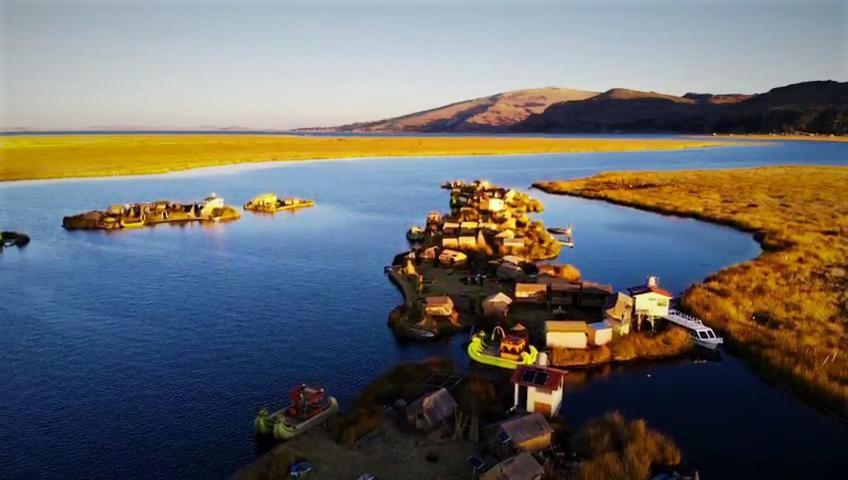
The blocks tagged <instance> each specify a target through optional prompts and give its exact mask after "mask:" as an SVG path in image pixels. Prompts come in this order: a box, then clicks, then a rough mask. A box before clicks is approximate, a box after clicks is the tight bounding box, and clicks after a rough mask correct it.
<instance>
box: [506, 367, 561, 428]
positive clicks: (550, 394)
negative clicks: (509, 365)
mask: <svg viewBox="0 0 848 480" xmlns="http://www.w3.org/2000/svg"><path fill="white" fill-rule="evenodd" d="M565 375H566V373H565V372H563V371H561V370H554V369H552V368H544V367H535V366H526V365H522V366H519V367H518V368H516V369H515V372H513V374H512V380H511V381H512V384H513V385H514V386H515V407H516V408H519V409H523V410H524V411H526V412H529V413H534V412H538V413H541V414H543V415H545V416H546V417H551V416H554V415H557V414H559V410H560V407H561V406H562V394H563V390H564V383H565V382H564V377H565Z"/></svg>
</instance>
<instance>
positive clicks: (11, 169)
mask: <svg viewBox="0 0 848 480" xmlns="http://www.w3.org/2000/svg"><path fill="white" fill-rule="evenodd" d="M742 144H744V143H734V142H728V141H726V140H708V139H691V138H597V137H594V138H591V137H590V138H575V137H567V138H563V137H547V138H545V137H541V138H540V137H523V136H522V137H501V136H441V137H439V136H387V137H375V136H323V135H319V136H300V135H266V134H235V133H222V134H198V133H191V134H143V133H133V134H81V135H29V134H26V135H7V136H3V137H0V152H2V153H3V159H2V164H0V166H1V167H2V168H0V182H19V181H27V180H29V181H32V180H55V179H63V178H72V179H83V178H97V177H120V176H135V175H151V174H165V173H173V172H179V171H186V170H192V169H197V168H208V167H220V166H226V165H237V164H255V163H271V162H274V163H281V162H294V161H316V160H324V161H330V160H338V159H354V158H374V157H381V158H387V157H426V156H470V155H517V154H527V155H529V154H553V153H590V152H631V151H663V150H678V149H690V148H708V147H718V146H738V145H742Z"/></svg>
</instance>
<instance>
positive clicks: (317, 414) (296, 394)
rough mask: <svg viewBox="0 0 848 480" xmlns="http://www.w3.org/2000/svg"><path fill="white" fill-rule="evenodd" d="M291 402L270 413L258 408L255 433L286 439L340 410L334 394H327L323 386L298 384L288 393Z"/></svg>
mask: <svg viewBox="0 0 848 480" xmlns="http://www.w3.org/2000/svg"><path fill="white" fill-rule="evenodd" d="M289 400H290V401H291V405H289V406H288V407H286V408H283V409H280V410H277V411H275V412H269V411H268V410H267V409H264V408H263V409H262V410H260V411H259V415H258V416H257V417H256V420H254V422H253V426H254V429H255V431H256V434H257V435H270V436H273V437H274V438H275V439H277V440H288V439H290V438H294V437H295V436H297V435H300V434H301V433H303V432H305V431H307V430H309V429H310V428H312V427H314V426H316V425H320V424H322V423H323V422H324V421H325V420H326V419H327V418H329V417H331V416H332V415H333V414H335V413H336V412H337V411H338V409H339V404H338V401H337V400H336V399H335V397H326V396H325V392H324V389H323V388H320V387H312V386H308V385H300V386H298V387H294V388H293V389H291V391H290V392H289Z"/></svg>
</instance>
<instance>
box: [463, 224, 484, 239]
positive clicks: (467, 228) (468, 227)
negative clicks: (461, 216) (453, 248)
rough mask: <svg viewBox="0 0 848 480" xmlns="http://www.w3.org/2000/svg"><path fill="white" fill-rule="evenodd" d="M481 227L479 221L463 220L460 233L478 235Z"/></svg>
mask: <svg viewBox="0 0 848 480" xmlns="http://www.w3.org/2000/svg"><path fill="white" fill-rule="evenodd" d="M479 229H480V224H479V223H478V222H462V223H460V224H459V234H460V235H468V236H471V235H477V230H479Z"/></svg>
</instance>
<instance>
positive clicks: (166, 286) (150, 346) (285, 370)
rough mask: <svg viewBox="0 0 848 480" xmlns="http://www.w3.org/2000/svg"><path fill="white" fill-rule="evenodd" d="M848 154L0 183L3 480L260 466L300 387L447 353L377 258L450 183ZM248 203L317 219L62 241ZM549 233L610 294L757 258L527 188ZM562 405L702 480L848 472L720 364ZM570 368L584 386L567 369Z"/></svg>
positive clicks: (818, 427)
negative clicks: (420, 340) (213, 201)
mask: <svg viewBox="0 0 848 480" xmlns="http://www.w3.org/2000/svg"><path fill="white" fill-rule="evenodd" d="M846 159H848V144H837V143H816V142H783V143H770V144H768V145H766V146H756V147H739V148H736V147H734V148H724V149H702V150H691V151H675V152H641V153H596V154H558V155H513V156H499V157H439V158H404V159H367V160H356V161H337V162H306V163H291V164H276V165H270V164H264V165H253V166H241V167H230V168H223V169H210V170H199V171H194V172H187V173H180V174H174V175H166V176H146V177H137V178H131V179H130V178H115V179H95V180H71V181H54V182H24V183H18V184H0V227H2V228H3V229H7V230H20V231H25V232H28V233H29V234H30V235H31V237H32V238H33V241H32V243H31V244H30V245H29V246H28V247H26V248H25V249H21V250H18V249H9V250H7V251H5V252H4V253H2V254H0V286H2V288H0V418H2V422H0V478H3V479H6V478H10V479H25V478H26V479H50V478H169V479H194V478H222V477H226V476H227V475H229V474H230V473H232V472H233V471H234V470H235V469H237V468H238V467H239V466H241V465H243V464H244V463H246V462H249V461H250V460H252V459H253V458H255V455H256V453H255V447H254V443H253V440H252V433H251V422H252V419H253V417H254V414H255V412H256V408H257V406H258V405H260V404H265V403H268V402H273V401H276V402H277V403H279V402H282V401H284V397H285V395H286V392H287V390H288V388H289V387H290V385H292V384H296V383H301V382H304V381H306V382H311V383H319V384H322V385H324V386H326V387H327V388H328V389H329V390H331V391H332V392H333V393H334V394H337V396H338V397H339V398H340V400H341V402H342V404H343V405H344V403H345V402H347V401H349V400H350V399H351V398H352V397H353V396H354V395H355V394H356V392H357V391H358V390H359V389H361V388H362V387H363V386H364V385H365V384H366V383H367V382H368V381H369V380H370V379H372V378H373V377H374V376H376V375H378V374H379V373H380V372H382V371H384V370H386V369H387V368H388V367H390V366H391V365H393V364H396V363H399V362H402V361H407V360H416V359H421V358H425V357H428V356H434V355H447V356H450V357H453V358H454V359H456V361H457V363H458V364H460V365H461V366H464V365H467V363H468V361H467V359H466V357H465V356H464V353H463V351H462V348H461V345H462V340H463V339H461V338H455V339H453V340H447V341H442V342H437V343H433V344H426V345H421V344H398V343H397V342H396V341H395V340H394V337H393V336H392V334H391V332H390V331H389V330H388V329H387V328H386V326H385V321H386V317H387V314H388V312H389V310H390V309H391V308H392V307H394V306H395V305H396V304H397V303H398V302H399V301H400V299H401V297H400V295H399V293H398V292H397V291H396V289H395V288H394V287H393V286H392V285H391V284H390V282H389V281H388V280H387V279H386V278H385V277H384V275H383V271H382V267H383V266H384V265H386V264H388V263H389V262H390V261H391V259H392V257H393V256H394V255H395V254H396V253H397V252H399V251H402V250H404V249H405V248H407V245H406V241H405V239H404V232H405V230H406V229H407V228H408V226H409V225H412V224H420V223H422V222H423V219H424V217H425V215H426V213H427V212H428V211H430V210H441V211H445V210H447V192H446V191H444V190H441V189H440V188H439V184H441V183H442V182H443V181H444V180H447V179H452V178H464V179H474V178H487V179H489V180H492V181H493V182H496V183H499V184H503V185H507V186H511V187H517V188H527V187H529V185H530V184H531V183H532V182H533V181H537V180H542V179H555V178H570V177H578V176H585V175H590V174H592V173H595V172H598V171H604V170H615V169H637V168H638V169H683V168H726V167H742V166H751V165H775V164H836V165H846V164H848V160H846ZM213 191H214V192H217V193H218V194H220V195H222V196H223V197H224V198H225V199H226V200H227V203H229V204H233V205H241V204H242V203H243V202H245V201H246V200H248V199H249V198H251V197H252V196H254V195H256V194H258V193H261V192H265V191H274V192H279V193H281V194H286V195H296V196H300V197H307V198H315V199H316V200H317V202H318V204H317V206H316V207H314V208H311V209H307V210H303V211H300V212H297V213H294V214H289V213H284V214H277V215H276V216H266V215H252V214H249V213H248V214H245V215H244V217H243V218H242V219H241V220H240V221H238V222H234V223H227V224H217V225H211V226H182V227H180V226H169V225H163V226H158V227H156V228H150V229H144V230H137V231H126V232H117V233H106V232H68V231H64V230H63V229H62V228H61V227H60V224H61V219H62V216H64V215H69V214H73V213H77V212H80V211H85V210H90V209H94V208H105V207H106V206H107V205H108V204H110V203H121V202H130V201H144V200H154V199H160V198H164V199H171V200H175V201H194V200H198V199H200V198H202V197H204V196H205V195H207V194H208V193H210V192H213ZM535 194H536V195H537V196H539V197H540V198H541V199H542V201H543V202H544V204H545V207H546V210H545V212H544V213H542V214H541V218H542V219H543V220H544V221H545V222H546V224H547V225H549V226H554V225H565V224H567V223H573V224H574V229H575V241H576V243H577V246H576V248H574V249H573V250H566V251H564V252H563V254H562V257H561V260H562V261H566V262H570V263H574V264H576V265H577V266H578V267H579V268H580V269H581V271H582V272H583V274H584V277H586V278H589V279H592V280H597V281H601V282H605V283H611V284H613V285H614V286H615V287H617V288H625V287H627V286H631V285H633V284H637V283H640V282H642V281H643V280H644V277H645V276H646V275H648V274H656V275H659V276H660V277H661V280H662V284H663V286H665V287H666V288H669V289H670V290H672V291H675V292H679V291H681V290H683V289H684V288H685V287H686V286H687V285H688V284H689V283H691V282H695V281H699V280H700V279H702V278H704V277H705V276H706V275H708V274H709V273H712V272H714V271H716V270H718V269H720V268H722V267H723V266H726V265H729V264H733V263H736V262H740V261H744V260H746V259H749V258H752V257H754V256H756V255H757V254H758V253H759V248H758V246H757V245H756V243H755V242H754V241H753V240H752V239H751V237H750V235H747V234H744V233H741V232H737V231H734V230H732V229H729V228H725V227H721V226H717V225H711V224H707V223H702V222H697V221H694V220H688V219H680V218H673V217H664V216H660V215H655V214H651V213H646V212H640V211H637V210H634V209H629V208H623V207H618V206H613V205H608V204H605V203H602V202H594V201H588V200H582V199H575V198H568V197H557V196H550V195H546V194H543V193H540V192H535ZM589 377H590V379H589V380H588V381H586V382H585V383H581V385H579V386H576V387H574V390H573V391H572V392H570V393H569V394H568V395H567V397H566V407H565V418H566V420H567V422H568V423H569V424H571V425H574V426H577V425H579V424H580V423H582V422H583V421H585V420H586V419H587V418H589V417H590V416H594V415H598V414H601V413H603V412H605V411H609V410H612V409H619V410H621V411H623V412H625V413H626V414H628V415H633V416H641V417H645V418H647V419H648V420H649V421H650V423H651V424H652V425H654V426H655V427H657V428H658V429H660V430H662V431H664V432H667V433H669V434H670V435H672V436H673V437H674V438H675V439H677V440H678V441H679V443H680V444H681V446H682V447H683V449H684V451H685V454H686V457H687V458H688V459H689V461H690V462H691V463H693V464H694V465H697V466H698V468H699V469H700V470H701V473H702V475H703V476H702V478H751V475H752V473H755V474H756V476H763V477H771V478H787V477H790V478H791V477H801V476H815V475H816V474H817V473H825V472H832V471H834V469H836V468H842V469H844V468H846V467H848V456H846V455H845V454H844V445H846V444H848V424H846V423H845V422H843V421H841V420H838V419H836V418H834V417H831V416H828V415H827V414H825V413H822V412H820V411H818V410H816V409H814V408H811V407H809V406H807V405H806V404H804V403H802V402H800V401H799V400H797V399H795V398H794V397H792V396H791V395H789V394H787V393H786V392H784V391H782V390H780V389H777V388H774V387H772V386H769V385H767V384H766V383H764V382H763V381H762V380H760V379H759V378H758V377H757V376H756V375H754V374H753V373H752V372H751V371H750V370H749V369H748V368H747V367H746V366H745V365H744V364H742V363H741V362H740V361H739V360H737V359H735V358H733V357H732V356H730V355H729V354H727V353H726V352H724V353H723V355H722V359H721V361H717V362H716V361H713V362H691V361H685V362H679V361H676V362H672V363H657V364H651V365H639V366H631V367H626V368H615V369H608V370H607V371H604V372H599V373H596V374H593V375H590V376H589ZM574 378H575V379H578V378H580V376H579V375H576V376H575V377H574Z"/></svg>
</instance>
